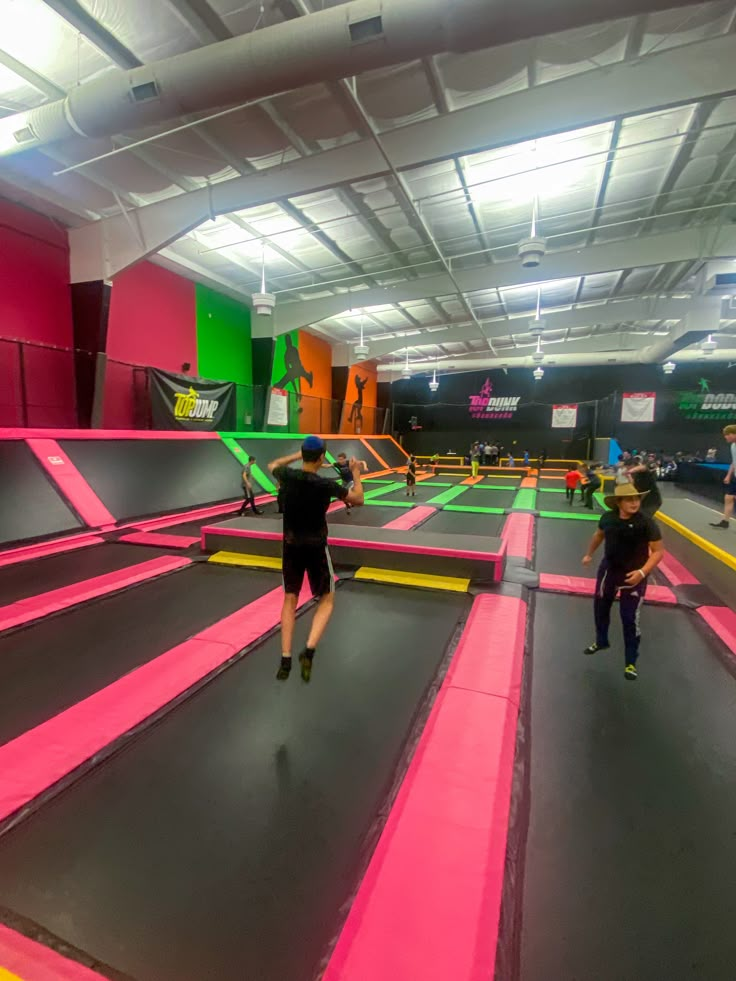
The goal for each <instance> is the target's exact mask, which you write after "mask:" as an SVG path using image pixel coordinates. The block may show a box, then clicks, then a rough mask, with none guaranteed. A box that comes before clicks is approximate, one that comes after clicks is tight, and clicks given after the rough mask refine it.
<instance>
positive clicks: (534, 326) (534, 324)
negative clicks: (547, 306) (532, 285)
mask: <svg viewBox="0 0 736 981" xmlns="http://www.w3.org/2000/svg"><path fill="white" fill-rule="evenodd" d="M541 314H542V287H541V286H537V312H536V314H535V316H534V320H530V321H529V333H530V334H531V335H532V337H541V336H542V334H543V333H544V328H545V327H546V326H547V322H546V321H545V320H544V318H543V317H542V316H541Z"/></svg>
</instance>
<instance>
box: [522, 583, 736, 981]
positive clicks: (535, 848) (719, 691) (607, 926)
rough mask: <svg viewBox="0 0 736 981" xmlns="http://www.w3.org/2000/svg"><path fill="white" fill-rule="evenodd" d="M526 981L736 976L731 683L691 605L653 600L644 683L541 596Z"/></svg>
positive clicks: (586, 605) (735, 748)
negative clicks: (590, 647)
mask: <svg viewBox="0 0 736 981" xmlns="http://www.w3.org/2000/svg"><path fill="white" fill-rule="evenodd" d="M535 607H536V613H535V620H534V653H533V658H532V704H531V820H530V826H529V834H528V841H527V848H526V860H525V871H524V893H523V915H522V951H521V953H522V958H521V974H520V977H521V981H551V979H555V981H557V979H565V981H567V979H573V978H576V979H577V978H579V979H581V981H583V979H585V981H588V979H590V981H593V979H595V981H639V979H641V981H644V979H651V981H655V979H656V981H665V979H666V981H733V977H734V964H736V932H735V931H734V928H733V922H734V896H733V883H734V882H735V881H736V835H735V834H734V815H736V682H735V681H734V678H733V676H732V675H731V674H729V673H728V671H727V669H726V668H725V667H724V665H723V663H722V661H721V660H720V658H719V657H718V656H716V654H715V653H714V652H713V650H711V649H710V647H709V640H708V639H707V637H706V634H705V633H704V632H703V631H702V629H700V627H699V625H698V624H697V622H696V619H695V616H694V614H690V613H688V612H687V611H685V610H682V609H671V608H657V607H645V608H644V609H643V610H642V615H641V623H642V632H643V636H642V653H641V658H640V662H639V680H638V681H637V682H635V683H631V682H627V681H626V680H625V679H624V677H623V667H624V662H623V648H622V642H621V628H620V622H619V621H618V617H617V611H616V610H615V609H614V611H613V613H614V619H613V620H612V633H611V640H612V642H613V644H614V648H613V649H612V650H611V651H609V652H608V653H606V654H601V655H599V656H597V657H592V658H591V657H584V656H583V655H582V654H581V650H582V648H583V647H584V646H585V645H586V644H588V643H590V641H591V640H592V639H593V634H592V603H591V602H590V601H589V600H588V601H586V600H584V599H580V598H577V597H564V596H552V595H549V594H546V595H545V594H537V596H536V600H535Z"/></svg>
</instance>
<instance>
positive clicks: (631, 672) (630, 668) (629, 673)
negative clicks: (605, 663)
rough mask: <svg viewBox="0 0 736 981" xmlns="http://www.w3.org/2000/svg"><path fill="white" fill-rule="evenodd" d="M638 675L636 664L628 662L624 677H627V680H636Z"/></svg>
mask: <svg viewBox="0 0 736 981" xmlns="http://www.w3.org/2000/svg"><path fill="white" fill-rule="evenodd" d="M638 677H639V675H638V673H637V670H636V665H635V664H627V665H626V667H625V668H624V678H626V680H627V681H636V679H637V678H638Z"/></svg>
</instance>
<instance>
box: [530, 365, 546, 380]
mask: <svg viewBox="0 0 736 981" xmlns="http://www.w3.org/2000/svg"><path fill="white" fill-rule="evenodd" d="M532 374H533V375H534V381H535V382H538V381H541V380H542V379H543V378H544V368H540V367H539V365H537V367H536V368H535V369H534V371H533V372H532Z"/></svg>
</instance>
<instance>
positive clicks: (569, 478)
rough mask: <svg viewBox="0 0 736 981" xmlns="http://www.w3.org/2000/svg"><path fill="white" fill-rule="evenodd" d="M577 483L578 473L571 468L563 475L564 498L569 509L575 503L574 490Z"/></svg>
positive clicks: (578, 481)
mask: <svg viewBox="0 0 736 981" xmlns="http://www.w3.org/2000/svg"><path fill="white" fill-rule="evenodd" d="M579 483H580V471H579V470H578V469H577V468H576V467H573V468H572V469H571V470H568V471H567V473H566V474H565V497H566V499H567V503H568V504H569V505H570V506H571V507H572V505H573V503H574V501H575V488H576V487H577V486H578V484H579Z"/></svg>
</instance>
